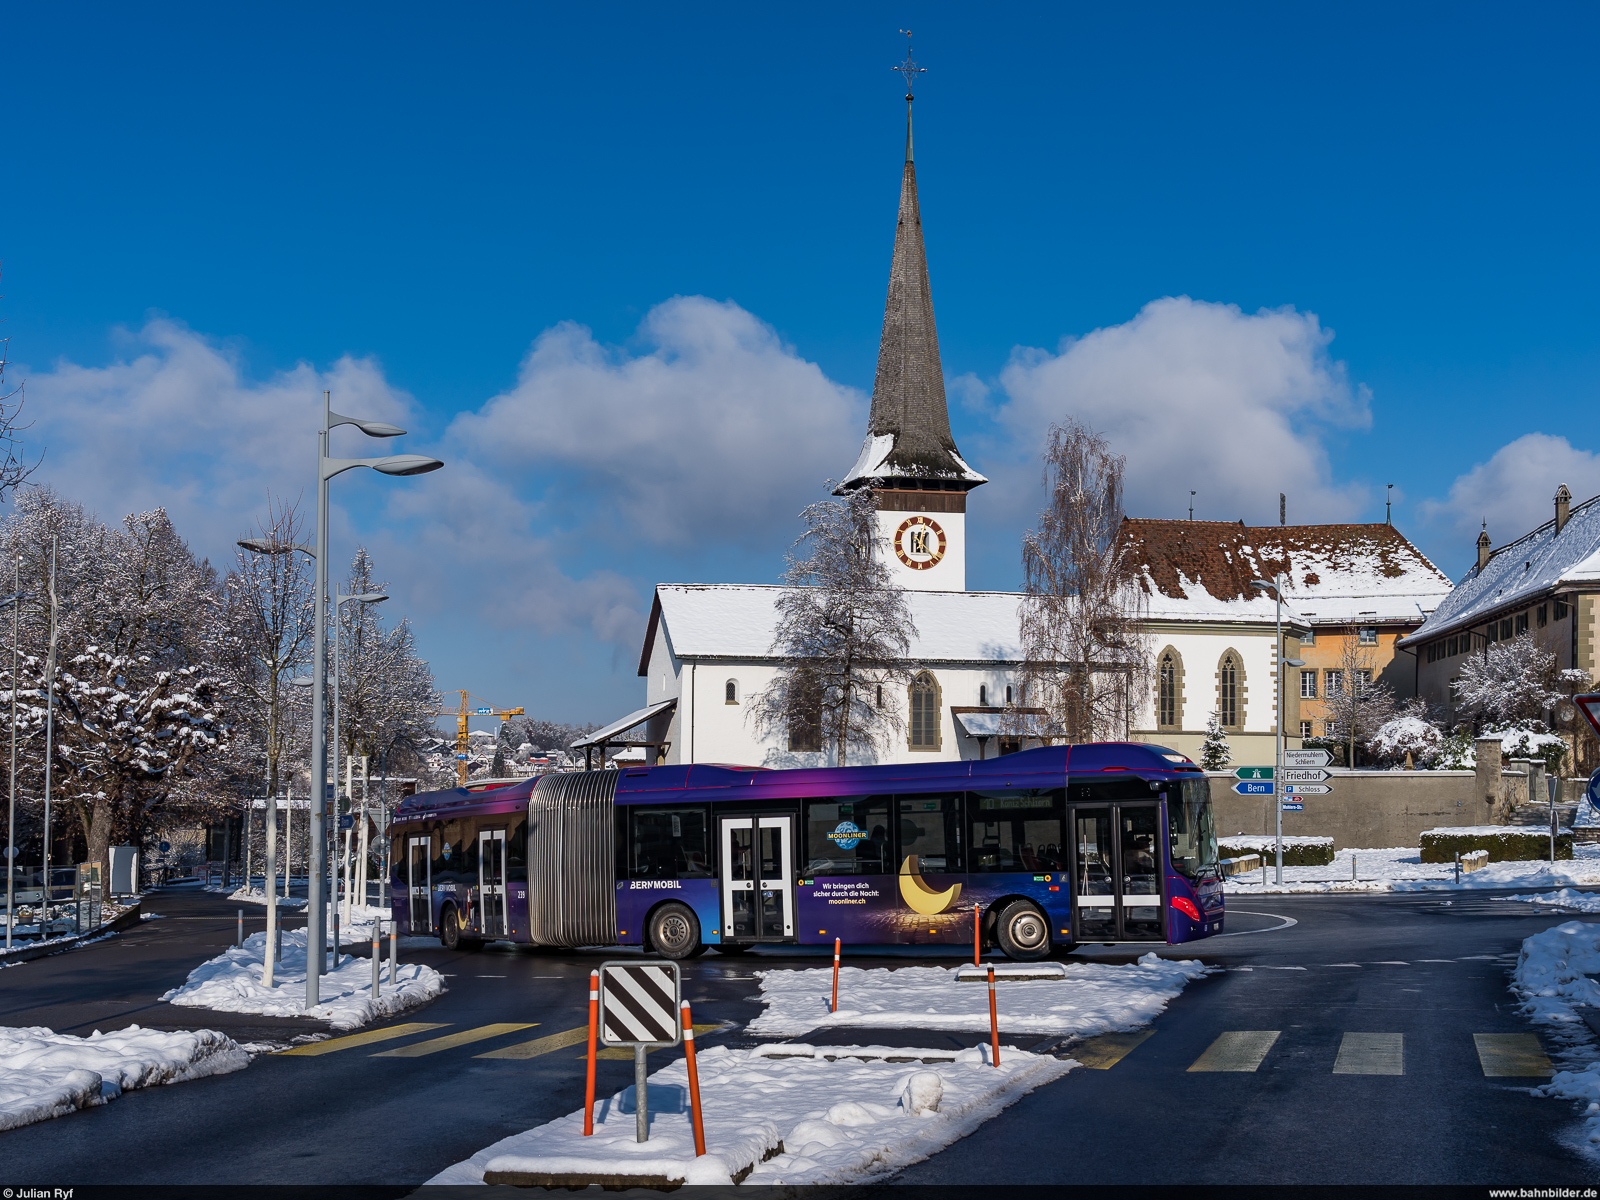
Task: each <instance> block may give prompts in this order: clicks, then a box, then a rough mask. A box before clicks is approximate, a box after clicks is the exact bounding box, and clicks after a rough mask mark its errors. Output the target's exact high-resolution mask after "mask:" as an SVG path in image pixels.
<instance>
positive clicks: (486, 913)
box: [478, 829, 508, 938]
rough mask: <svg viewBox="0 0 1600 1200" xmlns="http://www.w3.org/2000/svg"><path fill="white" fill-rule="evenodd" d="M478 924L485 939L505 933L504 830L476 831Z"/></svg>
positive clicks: (506, 923) (501, 935) (500, 936)
mask: <svg viewBox="0 0 1600 1200" xmlns="http://www.w3.org/2000/svg"><path fill="white" fill-rule="evenodd" d="M478 924H479V926H480V928H479V930H478V932H479V933H481V934H482V935H483V936H484V937H486V938H503V937H505V936H506V934H507V932H508V922H507V913H506V831H505V830H504V829H482V830H479V831H478Z"/></svg>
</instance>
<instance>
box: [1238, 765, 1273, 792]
mask: <svg viewBox="0 0 1600 1200" xmlns="http://www.w3.org/2000/svg"><path fill="white" fill-rule="evenodd" d="M1268 769H1269V770H1270V768H1268ZM1233 790H1234V791H1236V792H1238V793H1239V795H1241V796H1270V795H1272V780H1270V779H1268V780H1264V781H1258V780H1253V779H1241V780H1240V781H1239V782H1238V783H1236V784H1234V785H1233Z"/></svg>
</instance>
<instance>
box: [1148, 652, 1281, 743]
mask: <svg viewBox="0 0 1600 1200" xmlns="http://www.w3.org/2000/svg"><path fill="white" fill-rule="evenodd" d="M1273 644H1274V630H1273V628H1272V627H1271V626H1270V625H1268V626H1259V625H1243V624H1241V625H1234V626H1227V625H1212V626H1198V627H1197V626H1183V625H1156V626H1154V628H1153V631H1152V633H1151V634H1150V637H1149V641H1148V643H1147V645H1148V647H1149V651H1150V655H1151V664H1152V667H1153V668H1154V667H1156V666H1157V665H1158V664H1159V659H1160V656H1161V654H1162V652H1163V651H1165V650H1166V649H1168V648H1169V647H1170V648H1171V649H1173V650H1175V651H1177V653H1178V657H1179V659H1180V662H1181V675H1180V679H1179V705H1180V710H1179V713H1178V728H1177V729H1158V728H1157V727H1156V710H1155V702H1156V695H1155V688H1156V681H1155V677H1154V673H1153V671H1152V678H1151V688H1150V692H1149V694H1148V695H1146V697H1145V699H1144V703H1143V704H1142V705H1141V706H1140V711H1139V713H1138V715H1137V716H1136V718H1135V720H1134V731H1133V737H1134V739H1135V740H1137V741H1141V742H1153V743H1157V744H1159V745H1163V746H1168V747H1171V748H1172V749H1174V750H1177V751H1180V752H1181V753H1184V754H1189V755H1195V754H1198V753H1199V752H1200V745H1201V743H1202V742H1203V741H1205V736H1206V724H1207V722H1208V721H1210V719H1211V714H1212V712H1213V711H1216V710H1217V709H1218V706H1219V705H1220V703H1221V697H1220V693H1219V688H1220V683H1219V679H1218V676H1219V674H1220V671H1221V666H1222V656H1223V655H1224V654H1226V653H1227V652H1228V651H1230V650H1231V651H1233V652H1234V653H1235V654H1236V655H1237V656H1238V659H1239V663H1240V666H1241V670H1242V678H1241V679H1240V682H1239V693H1240V705H1241V707H1242V708H1243V710H1244V711H1243V712H1242V713H1241V714H1240V715H1241V717H1242V730H1241V731H1239V732H1234V731H1229V732H1228V735H1227V736H1228V746H1229V750H1230V752H1231V754H1232V758H1233V761H1234V763H1236V764H1246V763H1270V762H1271V761H1272V759H1273V755H1274V753H1275V751H1276V736H1277V725H1276V712H1275V706H1276V694H1275V692H1274V690H1273V689H1274V686H1275V671H1276V667H1277V664H1276V662H1275V661H1274V656H1273ZM1290 728H1293V727H1292V726H1290ZM1293 744H1294V745H1299V742H1298V740H1297V741H1295V742H1294V743H1293ZM1263 755H1264V756H1265V757H1263Z"/></svg>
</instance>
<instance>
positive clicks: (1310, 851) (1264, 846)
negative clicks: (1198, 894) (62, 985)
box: [1217, 834, 1333, 867]
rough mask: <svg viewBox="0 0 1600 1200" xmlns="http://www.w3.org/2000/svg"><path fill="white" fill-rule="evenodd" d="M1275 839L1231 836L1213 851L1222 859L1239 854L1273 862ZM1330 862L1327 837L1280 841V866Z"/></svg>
mask: <svg viewBox="0 0 1600 1200" xmlns="http://www.w3.org/2000/svg"><path fill="white" fill-rule="evenodd" d="M1276 847H1277V839H1276V838H1272V837H1255V836H1253V835H1240V834H1235V835H1234V836H1233V837H1226V838H1218V839H1217V849H1218V850H1219V851H1220V852H1221V854H1222V857H1223V858H1232V857H1237V856H1238V855H1241V854H1260V855H1261V856H1262V857H1264V858H1265V859H1266V860H1267V861H1268V862H1271V863H1276V862H1277V861H1278V856H1277V853H1276ZM1332 861H1333V839H1332V838H1331V837H1286V838H1284V839H1283V865H1284V866H1286V867H1325V866H1327V865H1328V864H1329V863H1331V862H1332Z"/></svg>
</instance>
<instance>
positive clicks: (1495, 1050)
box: [1472, 1033, 1553, 1078]
mask: <svg viewBox="0 0 1600 1200" xmlns="http://www.w3.org/2000/svg"><path fill="white" fill-rule="evenodd" d="M1472 1040H1473V1042H1474V1043H1475V1044H1476V1045H1477V1047H1478V1062H1479V1063H1480V1064H1482V1066H1483V1073H1484V1074H1485V1075H1487V1076H1490V1077H1491V1078H1494V1077H1500V1076H1533V1075H1539V1076H1549V1075H1551V1074H1552V1073H1553V1072H1552V1070H1551V1067H1550V1060H1549V1059H1548V1058H1546V1057H1545V1054H1544V1047H1543V1046H1541V1045H1539V1039H1538V1038H1537V1037H1536V1036H1534V1035H1533V1034H1531V1033H1475V1034H1473V1035H1472Z"/></svg>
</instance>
